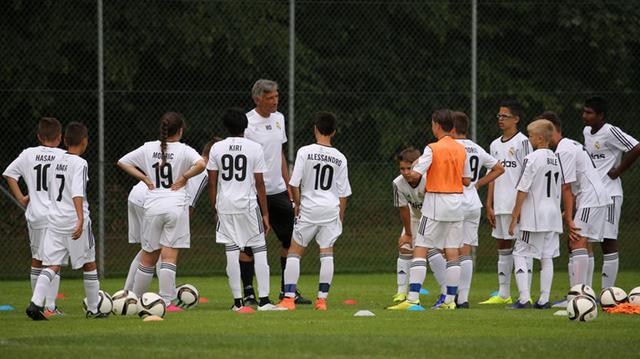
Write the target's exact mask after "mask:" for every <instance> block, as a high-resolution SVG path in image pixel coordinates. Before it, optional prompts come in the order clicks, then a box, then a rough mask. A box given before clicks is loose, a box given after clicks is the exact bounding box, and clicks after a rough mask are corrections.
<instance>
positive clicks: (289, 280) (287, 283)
mask: <svg viewBox="0 0 640 359" xmlns="http://www.w3.org/2000/svg"><path fill="white" fill-rule="evenodd" d="M298 278H300V257H299V256H298V255H297V254H289V255H288V256H287V266H286V267H285V268H284V295H285V296H287V297H289V298H295V296H296V287H297V286H298Z"/></svg>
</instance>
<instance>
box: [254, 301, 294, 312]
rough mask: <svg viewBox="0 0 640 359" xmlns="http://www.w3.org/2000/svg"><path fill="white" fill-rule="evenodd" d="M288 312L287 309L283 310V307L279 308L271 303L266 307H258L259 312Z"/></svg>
mask: <svg viewBox="0 0 640 359" xmlns="http://www.w3.org/2000/svg"><path fill="white" fill-rule="evenodd" d="M284 310H287V308H283V307H278V306H277V305H273V304H271V303H267V304H265V305H262V306H260V305H259V306H258V311H259V312H280V311H284Z"/></svg>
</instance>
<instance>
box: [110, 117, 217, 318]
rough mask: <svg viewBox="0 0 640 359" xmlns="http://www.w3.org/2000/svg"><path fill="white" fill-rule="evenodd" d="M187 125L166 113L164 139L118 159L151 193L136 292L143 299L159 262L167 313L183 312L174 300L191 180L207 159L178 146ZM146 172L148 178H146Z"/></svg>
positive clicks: (187, 238) (186, 245)
mask: <svg viewBox="0 0 640 359" xmlns="http://www.w3.org/2000/svg"><path fill="white" fill-rule="evenodd" d="M184 128H185V122H184V118H183V117H182V115H180V114H179V113H176V112H167V113H165V114H164V115H162V118H161V119H160V140H159V141H151V142H147V143H145V144H144V145H142V146H140V147H139V148H137V149H136V150H134V151H132V152H129V153H128V154H126V155H125V156H124V157H122V158H121V159H120V160H119V161H118V166H119V167H120V168H122V169H123V170H124V171H125V172H127V173H128V174H130V175H131V176H133V177H135V178H136V179H137V180H138V181H143V182H144V183H145V184H146V185H147V187H148V189H149V191H148V192H147V194H146V196H145V200H144V215H143V220H142V250H143V253H142V256H141V258H140V265H139V266H138V270H137V271H136V274H135V276H134V284H133V292H134V293H135V294H136V295H138V296H140V295H142V294H143V293H144V292H146V290H147V288H148V287H149V284H150V283H151V280H152V279H153V273H154V267H155V266H156V263H157V261H158V258H160V259H161V261H162V262H161V264H160V271H159V272H160V273H159V275H158V279H159V282H160V293H159V294H160V296H161V297H162V298H163V299H164V301H165V304H166V306H167V311H174V312H175V311H181V309H180V308H178V307H177V306H175V305H174V304H172V301H174V300H175V299H176V269H177V262H178V252H179V249H180V248H189V247H190V239H191V235H190V230H189V205H188V204H189V196H188V194H187V191H186V190H185V188H184V187H185V185H186V184H187V181H188V180H189V179H190V178H192V177H194V176H196V175H197V174H199V173H200V172H202V171H203V170H204V166H205V163H204V160H203V159H202V157H201V156H200V155H199V154H198V152H196V150H194V149H193V148H191V147H190V146H188V145H185V144H183V143H180V139H181V138H182V134H183V132H184ZM145 173H148V174H149V176H147V175H145Z"/></svg>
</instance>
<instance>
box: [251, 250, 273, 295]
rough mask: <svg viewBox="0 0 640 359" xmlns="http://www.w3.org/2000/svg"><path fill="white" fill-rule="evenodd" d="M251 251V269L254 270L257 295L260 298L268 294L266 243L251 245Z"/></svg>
mask: <svg viewBox="0 0 640 359" xmlns="http://www.w3.org/2000/svg"><path fill="white" fill-rule="evenodd" d="M251 250H252V251H253V269H254V270H255V272H256V280H257V281H258V296H259V297H260V298H264V297H268V296H269V290H270V286H269V284H270V283H269V263H268V262H267V245H266V244H265V245H264V246H260V247H252V248H251Z"/></svg>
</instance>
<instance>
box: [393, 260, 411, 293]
mask: <svg viewBox="0 0 640 359" xmlns="http://www.w3.org/2000/svg"><path fill="white" fill-rule="evenodd" d="M410 268H411V254H402V253H400V254H399V255H398V261H397V263H396V275H397V277H396V282H397V283H398V292H397V293H398V294H401V293H403V294H407V291H408V290H409V270H411V269H410Z"/></svg>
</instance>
